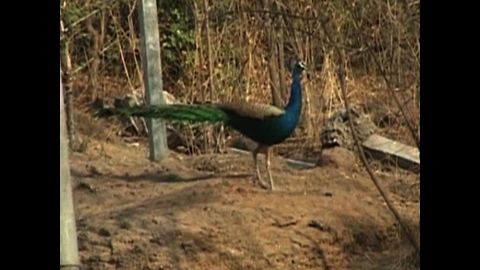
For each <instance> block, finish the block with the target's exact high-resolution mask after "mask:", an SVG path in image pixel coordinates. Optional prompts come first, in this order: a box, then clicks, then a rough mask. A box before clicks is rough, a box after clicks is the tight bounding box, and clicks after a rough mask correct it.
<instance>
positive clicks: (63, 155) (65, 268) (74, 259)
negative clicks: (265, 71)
mask: <svg viewBox="0 0 480 270" xmlns="http://www.w3.org/2000/svg"><path fill="white" fill-rule="evenodd" d="M61 73H62V71H61V69H60V269H61V270H78V269H80V261H79V259H78V245H77V227H76V224H75V212H74V208H73V195H72V183H71V177H70V166H69V165H68V142H67V132H66V123H65V108H64V106H63V90H62V77H61Z"/></svg>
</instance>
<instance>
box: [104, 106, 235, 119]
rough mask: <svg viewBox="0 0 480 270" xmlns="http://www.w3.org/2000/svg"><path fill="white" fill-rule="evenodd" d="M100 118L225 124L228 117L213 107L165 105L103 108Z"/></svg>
mask: <svg viewBox="0 0 480 270" xmlns="http://www.w3.org/2000/svg"><path fill="white" fill-rule="evenodd" d="M96 115H97V116H98V117H110V116H123V117H131V116H138V117H146V118H161V119H165V120H169V121H178V122H192V123H195V122H211V123H217V122H225V121H227V120H228V115H227V114H226V113H225V112H224V111H222V110H221V109H219V108H217V107H215V106H213V105H183V104H181V105H180V104H175V105H164V106H154V105H150V106H133V107H123V108H102V109H100V110H98V111H97V113H96Z"/></svg>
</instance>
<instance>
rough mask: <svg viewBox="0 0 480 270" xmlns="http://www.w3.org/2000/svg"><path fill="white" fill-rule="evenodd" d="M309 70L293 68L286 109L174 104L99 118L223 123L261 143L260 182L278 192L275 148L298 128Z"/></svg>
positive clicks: (108, 111) (112, 111)
mask: <svg viewBox="0 0 480 270" xmlns="http://www.w3.org/2000/svg"><path fill="white" fill-rule="evenodd" d="M304 69H305V64H304V62H303V61H296V62H295V63H294V65H293V68H292V84H291V88H290V97H289V100H288V103H287V105H286V106H285V107H284V108H278V107H276V106H273V105H267V104H259V103H247V102H235V103H233V102H232V103H220V104H201V105H186V104H171V105H160V106H155V105H136V106H131V107H120V108H118V107H117V108H103V109H100V110H99V111H97V116H100V117H110V116H125V117H131V116H137V117H147V118H148V117H150V118H162V119H165V120H169V121H182V122H190V123H195V122H209V123H223V124H225V125H226V126H229V127H231V128H233V129H234V130H237V131H238V132H240V133H241V134H243V135H244V136H246V137H248V138H250V139H251V140H253V141H255V142H256V143H257V147H256V148H255V149H254V150H253V152H252V156H253V161H254V164H255V169H256V174H257V179H258V182H259V184H260V186H261V187H262V188H265V189H269V190H271V191H273V190H274V183H273V179H272V174H271V171H270V156H271V146H273V145H276V144H279V143H281V142H283V141H285V139H287V138H288V137H289V136H290V135H291V134H292V132H293V131H294V130H295V128H296V127H297V125H298V122H299V118H300V113H301V110H302V86H301V82H300V80H301V74H302V71H303V70H304ZM259 153H264V154H265V160H266V162H265V163H266V170H267V175H268V180H269V185H268V184H266V183H265V182H264V181H263V179H262V176H261V174H260V168H259V165H258V160H257V155H258V154H259Z"/></svg>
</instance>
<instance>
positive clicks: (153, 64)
mask: <svg viewBox="0 0 480 270" xmlns="http://www.w3.org/2000/svg"><path fill="white" fill-rule="evenodd" d="M139 5H140V6H139V10H138V12H139V21H140V34H141V40H142V43H141V44H142V46H141V47H142V48H141V50H142V63H143V78H144V82H145V95H146V100H147V103H148V104H151V105H161V104H165V100H164V97H163V85H162V64H161V60H160V38H159V33H158V20H157V1H156V0H140V1H139ZM146 120H147V127H148V131H149V132H148V133H149V145H150V160H152V161H159V160H162V159H163V158H165V157H166V156H167V155H168V146H167V139H166V138H167V136H166V133H167V132H166V129H165V123H164V121H162V120H160V119H151V118H149V119H146Z"/></svg>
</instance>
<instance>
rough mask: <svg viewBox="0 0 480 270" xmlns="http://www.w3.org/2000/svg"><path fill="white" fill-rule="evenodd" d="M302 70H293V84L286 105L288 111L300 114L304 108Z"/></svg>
mask: <svg viewBox="0 0 480 270" xmlns="http://www.w3.org/2000/svg"><path fill="white" fill-rule="evenodd" d="M300 73H301V71H300V70H297V69H295V70H294V71H293V74H292V77H293V81H292V86H291V88H290V99H289V100H288V104H287V106H286V107H285V111H286V112H287V113H294V114H298V115H300V111H301V109H302V86H301V84H300Z"/></svg>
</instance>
